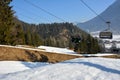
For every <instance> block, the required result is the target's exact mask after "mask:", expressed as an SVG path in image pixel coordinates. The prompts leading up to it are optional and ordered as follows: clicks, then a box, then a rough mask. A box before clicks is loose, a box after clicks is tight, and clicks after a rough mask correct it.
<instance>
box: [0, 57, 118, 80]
mask: <svg viewBox="0 0 120 80" xmlns="http://www.w3.org/2000/svg"><path fill="white" fill-rule="evenodd" d="M3 63H4V64H9V65H11V64H14V65H15V64H16V65H18V66H19V65H20V67H21V68H24V70H23V71H22V70H20V71H18V72H14V73H9V74H7V73H6V74H2V73H1V71H0V73H1V75H0V80H120V59H106V58H77V59H73V60H68V61H64V62H61V63H56V64H47V65H44V66H41V65H43V64H42V63H37V67H36V66H35V67H34V66H32V67H29V63H28V64H27V62H26V64H23V63H22V62H12V61H10V62H9V61H8V62H7V61H5V62H3ZM31 64H32V63H31ZM38 64H39V65H38ZM44 64H45V63H44ZM21 65H22V66H21ZM15 67H16V66H15ZM3 68H8V66H6V65H5V66H1V63H0V69H1V70H2V69H3ZM17 68H19V67H16V69H17ZM19 69H20V68H19ZM7 70H8V72H9V68H8V69H7ZM13 70H14V69H13ZM10 71H11V69H10Z"/></svg>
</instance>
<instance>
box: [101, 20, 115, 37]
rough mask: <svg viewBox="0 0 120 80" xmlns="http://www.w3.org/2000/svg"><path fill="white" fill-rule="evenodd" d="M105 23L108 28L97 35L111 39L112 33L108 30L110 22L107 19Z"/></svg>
mask: <svg viewBox="0 0 120 80" xmlns="http://www.w3.org/2000/svg"><path fill="white" fill-rule="evenodd" d="M106 23H107V24H108V29H106V30H104V31H102V32H100V34H99V37H100V38H101V39H112V38H113V34H112V32H111V31H110V22H109V21H108V22H106Z"/></svg>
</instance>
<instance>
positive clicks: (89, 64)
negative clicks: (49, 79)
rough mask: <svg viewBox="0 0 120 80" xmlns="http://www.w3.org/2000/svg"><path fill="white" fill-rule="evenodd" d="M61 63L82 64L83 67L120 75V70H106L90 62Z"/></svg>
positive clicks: (106, 68)
mask: <svg viewBox="0 0 120 80" xmlns="http://www.w3.org/2000/svg"><path fill="white" fill-rule="evenodd" d="M63 63H72V64H76V63H77V64H84V65H87V66H90V67H95V68H97V69H100V70H102V71H106V72H110V73H115V74H120V70H116V69H111V68H108V67H106V66H102V65H99V64H95V63H90V62H63Z"/></svg>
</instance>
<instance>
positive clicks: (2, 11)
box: [0, 0, 14, 44]
mask: <svg viewBox="0 0 120 80" xmlns="http://www.w3.org/2000/svg"><path fill="white" fill-rule="evenodd" d="M11 1H12V0H0V44H11V29H12V27H13V26H14V22H13V14H14V12H13V10H12V7H11V6H9V4H10V2H11Z"/></svg>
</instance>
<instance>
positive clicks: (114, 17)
mask: <svg viewBox="0 0 120 80" xmlns="http://www.w3.org/2000/svg"><path fill="white" fill-rule="evenodd" d="M119 8H120V0H116V1H115V2H114V3H113V4H112V5H110V6H109V7H108V8H107V9H106V10H105V11H104V12H102V13H101V14H100V15H99V16H101V17H102V18H103V19H104V20H105V21H106V22H107V21H110V22H111V31H113V32H114V33H115V34H118V33H119V30H120V15H119V14H120V10H119ZM99 16H96V17H95V18H93V19H91V20H89V21H87V22H84V23H78V24H77V26H79V27H80V28H81V29H83V30H86V31H88V30H89V31H90V32H94V31H101V30H105V29H106V28H107V25H106V23H105V22H104V21H102V20H101V19H100V18H99Z"/></svg>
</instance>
